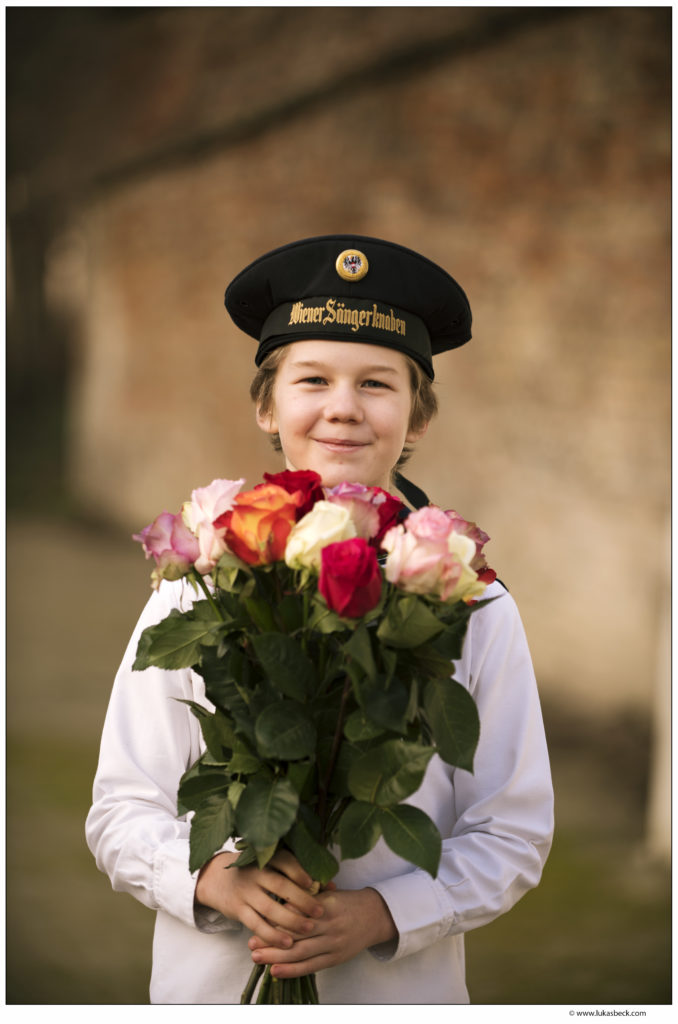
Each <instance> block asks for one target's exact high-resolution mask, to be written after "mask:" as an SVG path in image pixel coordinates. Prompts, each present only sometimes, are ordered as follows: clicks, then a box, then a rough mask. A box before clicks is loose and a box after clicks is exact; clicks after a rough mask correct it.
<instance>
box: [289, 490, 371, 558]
mask: <svg viewBox="0 0 678 1024" xmlns="http://www.w3.org/2000/svg"><path fill="white" fill-rule="evenodd" d="M356 536H357V532H356V528H355V525H354V523H353V521H352V519H351V515H350V513H349V510H348V509H347V508H345V507H343V506H341V505H333V504H332V503H331V502H329V501H317V502H316V503H315V505H314V506H313V508H312V509H311V511H310V512H307V514H306V515H305V516H304V518H303V519H300V520H299V522H298V523H296V524H295V526H293V527H292V530H291V532H290V535H289V537H288V539H287V546H286V548H285V561H286V563H287V564H288V565H289V567H290V568H291V569H313V570H314V571H315V572H318V573H319V572H320V566H321V551H322V549H323V548H324V547H327V545H328V544H336V543H337V542H338V541H340V540H351V539H352V538H353V537H356Z"/></svg>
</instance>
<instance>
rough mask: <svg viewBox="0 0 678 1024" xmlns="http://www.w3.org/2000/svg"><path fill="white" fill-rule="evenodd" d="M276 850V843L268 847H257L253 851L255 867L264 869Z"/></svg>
mask: <svg viewBox="0 0 678 1024" xmlns="http://www.w3.org/2000/svg"><path fill="white" fill-rule="evenodd" d="M277 849H278V844H277V843H270V844H269V845H268V846H264V847H260V846H257V847H255V849H254V853H255V856H256V858H257V867H259V868H265V867H266V865H267V864H268V862H269V860H270V859H271V857H272V856H273V854H274V853H275V851H276V850H277Z"/></svg>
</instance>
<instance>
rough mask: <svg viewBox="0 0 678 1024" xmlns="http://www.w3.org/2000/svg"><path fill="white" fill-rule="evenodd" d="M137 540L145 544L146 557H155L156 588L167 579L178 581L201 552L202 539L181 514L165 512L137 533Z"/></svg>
mask: <svg viewBox="0 0 678 1024" xmlns="http://www.w3.org/2000/svg"><path fill="white" fill-rule="evenodd" d="M133 540H138V541H139V543H140V544H141V545H142V547H143V549H144V554H145V555H146V558H154V559H155V569H154V570H153V572H152V573H151V583H152V586H153V589H154V590H157V589H158V587H159V586H160V581H161V580H163V579H165V580H178V579H181V577H182V576H185V575H186V573H187V572H188V571H189V569H191V568H192V566H193V564H194V563H195V560H196V559H197V558H198V556H199V554H200V548H199V545H198V541H197V540H196V538H195V537H194V536H193V534H192V533H191V531H190V530H189V529H188V528H187V527H186V526H185V524H184V522H183V519H182V516H181V514H180V513H179V514H178V515H172V513H171V512H162V513H161V514H160V515H159V516H158V517H157V518H156V519H154V520H153V522H152V523H149V525H148V526H145V527H144V529H143V530H142V531H141V533H135V534H134V535H133Z"/></svg>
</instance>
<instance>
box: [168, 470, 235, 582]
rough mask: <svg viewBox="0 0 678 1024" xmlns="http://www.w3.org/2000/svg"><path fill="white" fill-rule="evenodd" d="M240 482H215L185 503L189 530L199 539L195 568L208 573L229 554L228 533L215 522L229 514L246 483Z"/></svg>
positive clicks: (200, 489) (185, 516) (194, 494)
mask: <svg viewBox="0 0 678 1024" xmlns="http://www.w3.org/2000/svg"><path fill="white" fill-rule="evenodd" d="M244 482H245V481H244V479H241V480H213V481H212V483H211V484H209V485H208V486H207V487H198V488H197V489H196V490H195V491H193V493H192V494H191V500H190V501H187V502H185V504H184V506H183V509H182V515H183V518H184V522H185V523H186V526H188V528H189V529H190V530H192V531H193V533H194V534H195V535H196V537H197V538H198V544H199V545H200V555H199V557H198V559H197V561H196V564H195V567H196V569H197V570H198V572H200V573H203V574H205V573H209V572H211V571H212V569H213V568H214V566H215V565H216V564H217V562H218V561H219V559H220V558H221V556H222V555H223V553H224V551H226V541H225V539H224V538H225V533H226V531H225V529H223V528H221V527H217V526H215V525H214V521H215V519H218V518H219V516H220V515H223V513H224V512H227V511H228V510H229V509H230V508H231V507H232V505H233V502H234V500H235V497H236V495H237V494H238V492H239V490H240V488H241V487H242V485H243V483H244Z"/></svg>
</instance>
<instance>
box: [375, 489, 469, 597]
mask: <svg viewBox="0 0 678 1024" xmlns="http://www.w3.org/2000/svg"><path fill="white" fill-rule="evenodd" d="M462 522H463V523H464V524H465V525H469V524H466V523H465V520H464V521H462ZM382 547H383V548H384V550H385V551H386V552H387V558H386V565H385V569H384V571H385V575H386V579H387V580H388V581H389V582H390V583H393V584H394V585H395V586H397V587H399V588H400V589H402V590H405V591H408V592H409V593H413V594H431V595H434V596H437V597H439V598H440V599H441V600H443V601H460V600H471V599H473V598H475V597H478V596H479V595H480V594H482V593H483V591H484V589H485V584H486V581H485V580H481V579H480V578H479V575H478V573H477V572H476V570H475V569H474V567H473V564H472V563H473V560H474V559H475V558H476V543H475V541H474V540H473V539H472V538H471V537H467V536H466V535H465V534H464V533H461V532H458V531H457V530H456V529H455V524H454V521H453V519H452V517H451V516H449V515H448V514H447V513H446V512H443V511H442V509H439V508H435V507H433V506H429V507H427V508H422V509H419V510H418V511H417V512H413V513H412V514H411V515H409V516H408V517H407V519H406V520H405V523H404V525H401V526H396V527H395V528H393V529H392V530H389V532H388V533H387V534H386V536H385V537H384V540H383V541H382Z"/></svg>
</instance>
